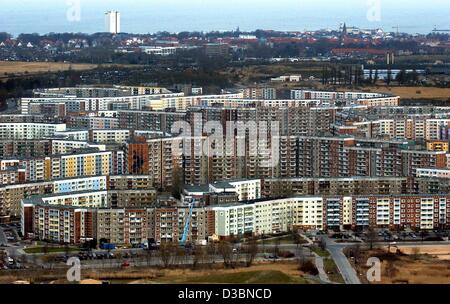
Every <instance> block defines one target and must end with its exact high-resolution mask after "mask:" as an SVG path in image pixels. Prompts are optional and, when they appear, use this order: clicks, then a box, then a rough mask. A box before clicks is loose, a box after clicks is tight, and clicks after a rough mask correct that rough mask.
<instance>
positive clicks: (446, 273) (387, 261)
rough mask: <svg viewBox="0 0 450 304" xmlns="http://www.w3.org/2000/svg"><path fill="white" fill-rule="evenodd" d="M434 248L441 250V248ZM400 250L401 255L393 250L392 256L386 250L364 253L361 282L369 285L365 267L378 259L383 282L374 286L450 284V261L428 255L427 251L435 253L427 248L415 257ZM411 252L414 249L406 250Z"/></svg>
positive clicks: (360, 261)
mask: <svg viewBox="0 0 450 304" xmlns="http://www.w3.org/2000/svg"><path fill="white" fill-rule="evenodd" d="M415 247H418V248H421V247H420V246H415ZM430 247H431V246H430ZM433 247H436V250H439V249H438V248H439V246H433ZM413 248H414V247H413ZM399 249H400V251H401V253H396V254H395V253H393V251H394V249H393V248H391V253H390V254H388V253H387V250H386V248H377V249H374V250H371V251H370V250H367V251H364V252H363V253H362V256H361V257H360V259H359V263H358V264H357V269H358V273H360V274H361V275H360V278H361V280H362V281H364V282H366V283H367V281H366V276H365V274H366V272H367V269H368V267H367V266H365V263H366V261H367V259H368V258H369V257H378V258H379V259H380V260H381V262H382V268H381V282H374V284H450V261H448V260H442V259H439V258H437V257H435V256H433V255H430V254H426V252H427V251H430V252H431V251H433V250H431V249H428V248H426V247H425V248H423V250H421V251H419V253H418V254H414V255H413V254H411V255H407V254H405V253H404V252H403V248H401V247H400V246H399ZM421 249H422V248H421ZM409 250H411V253H412V250H413V249H412V248H411V249H407V248H405V251H406V252H408V251H409Z"/></svg>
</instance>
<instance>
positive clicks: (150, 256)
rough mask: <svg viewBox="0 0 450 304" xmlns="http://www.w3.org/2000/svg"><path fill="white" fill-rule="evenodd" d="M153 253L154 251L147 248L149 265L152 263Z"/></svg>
mask: <svg viewBox="0 0 450 304" xmlns="http://www.w3.org/2000/svg"><path fill="white" fill-rule="evenodd" d="M152 255H153V252H152V251H151V250H150V249H147V250H146V255H145V257H146V259H147V266H150V264H151V261H152Z"/></svg>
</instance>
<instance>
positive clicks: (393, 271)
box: [385, 261, 398, 278]
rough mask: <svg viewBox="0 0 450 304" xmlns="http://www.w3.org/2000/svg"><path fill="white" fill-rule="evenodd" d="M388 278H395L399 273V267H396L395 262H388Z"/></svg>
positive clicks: (386, 269)
mask: <svg viewBox="0 0 450 304" xmlns="http://www.w3.org/2000/svg"><path fill="white" fill-rule="evenodd" d="M385 272H386V276H387V277H389V278H392V277H394V276H395V275H396V274H397V273H398V269H397V267H395V265H394V262H392V261H387V263H386V268H385Z"/></svg>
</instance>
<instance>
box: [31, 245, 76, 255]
mask: <svg viewBox="0 0 450 304" xmlns="http://www.w3.org/2000/svg"><path fill="white" fill-rule="evenodd" d="M44 248H45V247H44V246H38V247H30V248H25V249H24V250H23V251H25V252H26V253H31V254H33V253H44V251H45V250H44ZM66 251H69V252H78V251H80V249H79V248H77V247H69V248H65V247H47V253H56V252H66Z"/></svg>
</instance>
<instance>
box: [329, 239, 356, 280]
mask: <svg viewBox="0 0 450 304" xmlns="http://www.w3.org/2000/svg"><path fill="white" fill-rule="evenodd" d="M325 240H326V242H327V249H328V251H329V252H330V254H331V257H332V258H333V260H334V262H335V263H336V266H337V267H338V269H339V271H340V272H341V275H342V278H343V279H344V281H345V284H361V281H360V280H359V277H358V275H357V273H356V271H355V269H354V268H353V267H352V265H351V264H350V262H349V261H348V259H347V257H346V256H345V254H344V252H343V249H344V248H345V247H346V246H348V245H349V244H345V243H335V242H334V241H333V240H331V239H330V238H328V237H325Z"/></svg>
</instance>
